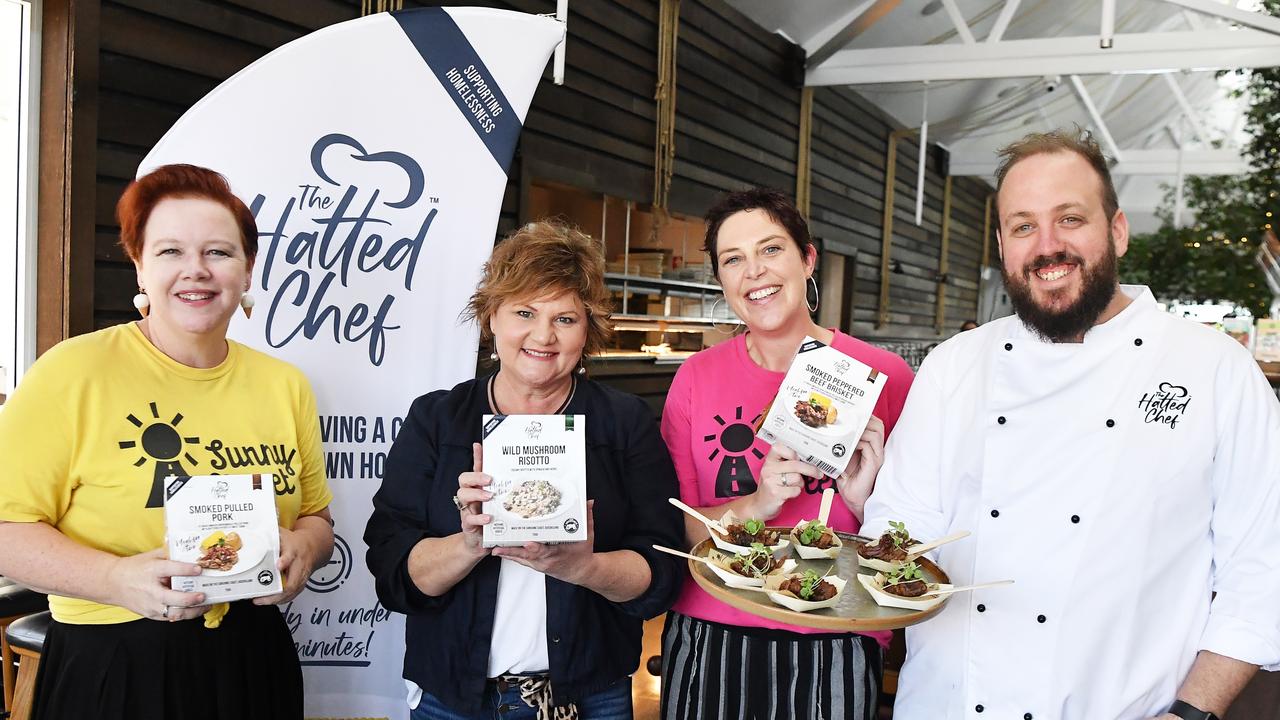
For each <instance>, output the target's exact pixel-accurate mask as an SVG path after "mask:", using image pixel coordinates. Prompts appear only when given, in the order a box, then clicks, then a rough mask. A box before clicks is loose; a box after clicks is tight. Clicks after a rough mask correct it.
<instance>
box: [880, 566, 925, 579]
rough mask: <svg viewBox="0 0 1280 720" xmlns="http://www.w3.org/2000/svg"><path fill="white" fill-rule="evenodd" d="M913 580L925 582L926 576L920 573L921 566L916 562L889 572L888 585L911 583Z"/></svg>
mask: <svg viewBox="0 0 1280 720" xmlns="http://www.w3.org/2000/svg"><path fill="white" fill-rule="evenodd" d="M912 580H924V575H923V574H922V573H921V572H920V566H919V565H918V564H916V563H915V562H914V561H912V562H909V563H904V564H903V565H902V566H900V567H898V568H896V569H894V570H891V571H890V572H889V577H888V582H886V583H885V584H886V585H897V584H898V583H904V582H910V581H912Z"/></svg>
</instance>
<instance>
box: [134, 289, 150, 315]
mask: <svg viewBox="0 0 1280 720" xmlns="http://www.w3.org/2000/svg"><path fill="white" fill-rule="evenodd" d="M133 306H134V307H135V308H137V309H138V314H139V315H141V316H142V319H143V320H146V319H147V313H148V312H150V310H151V298H149V297H147V291H146V290H143V289H142V288H138V294H137V295H134V296H133Z"/></svg>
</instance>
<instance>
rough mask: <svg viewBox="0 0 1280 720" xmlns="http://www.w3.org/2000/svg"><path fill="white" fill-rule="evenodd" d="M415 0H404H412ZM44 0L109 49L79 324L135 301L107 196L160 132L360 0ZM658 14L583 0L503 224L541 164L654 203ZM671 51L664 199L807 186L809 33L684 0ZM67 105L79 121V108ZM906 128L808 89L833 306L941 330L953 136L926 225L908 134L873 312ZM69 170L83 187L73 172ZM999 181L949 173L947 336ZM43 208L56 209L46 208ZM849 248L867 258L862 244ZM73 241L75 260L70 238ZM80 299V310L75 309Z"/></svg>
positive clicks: (695, 208)
mask: <svg viewBox="0 0 1280 720" xmlns="http://www.w3.org/2000/svg"><path fill="white" fill-rule="evenodd" d="M418 4H420V3H415V2H413V0H408V1H407V2H406V3H405V7H406V8H409V7H414V6H416V5H418ZM448 4H452V3H448ZM458 4H463V3H458ZM465 4H469V5H486V4H487V5H494V6H498V7H505V8H511V9H516V10H521V11H525V12H536V13H545V12H552V11H554V9H555V7H554V6H555V3H554V2H553V0H509V1H507V2H482V1H479V0H470V1H469V2H467V3H465ZM46 6H47V7H64V6H65V7H69V8H72V9H73V10H75V9H76V8H79V16H82V17H86V18H88V20H86V22H91V23H93V25H95V26H96V33H94V32H93V31H94V27H92V26H90V27H88V28H85V27H82V28H81V29H80V32H81V34H86V33H93V36H92V37H91V38H89V39H88V40H86V41H84V42H83V43H82V44H81V45H80V47H82V48H87V49H90V50H91V52H92V53H94V56H93V59H96V63H95V62H93V61H92V60H86V59H81V60H80V64H81V65H83V67H82V68H81V69H82V70H83V74H82V75H81V76H80V77H79V78H78V79H77V81H78V82H80V83H82V84H83V83H90V84H91V87H88V88H84V89H82V90H81V92H82V93H85V94H84V95H83V97H85V98H89V99H90V100H91V102H89V103H88V104H87V105H86V107H85V108H84V109H83V111H82V113H81V114H80V115H79V116H77V120H78V125H77V126H76V127H75V131H76V135H75V138H76V142H77V143H78V144H79V147H78V148H69V149H68V150H67V151H68V152H74V155H75V157H76V162H77V163H82V164H81V165H79V166H78V167H79V168H80V172H81V173H82V174H84V173H86V172H92V180H89V179H86V178H82V179H81V183H82V184H81V185H80V187H81V188H82V189H84V188H88V187H93V188H95V189H96V192H94V193H92V197H91V198H85V197H84V192H83V191H82V192H81V194H80V197H78V198H77V199H76V204H75V205H74V207H75V208H77V209H78V212H79V213H80V214H81V215H82V216H83V217H84V220H82V221H79V222H80V226H84V228H83V230H81V240H80V241H79V242H80V249H81V251H82V254H81V258H82V259H81V260H80V261H79V265H78V267H79V268H80V273H81V277H83V278H84V279H83V281H82V283H81V285H80V288H81V296H80V297H78V298H77V296H76V294H75V292H68V293H64V295H65V296H66V297H67V298H68V300H67V301H66V302H68V303H70V304H71V305H72V307H71V309H70V310H69V312H68V313H64V314H65V315H67V316H68V317H71V318H73V319H72V320H64V321H63V325H64V326H65V330H64V331H63V332H65V333H66V334H75V333H76V332H84V331H86V330H90V329H93V327H103V326H106V325H110V324H113V323H117V322H121V321H123V320H125V319H128V318H130V317H132V316H133V314H134V311H133V308H132V305H131V304H130V299H131V297H132V295H133V293H134V292H135V289H134V276H133V270H132V267H131V266H130V265H129V263H128V262H127V261H126V259H125V258H124V256H123V254H122V253H121V252H120V250H119V248H118V247H117V246H116V244H115V241H116V233H117V228H116V223H115V219H114V217H113V215H114V208H115V202H116V200H117V198H118V197H119V195H120V192H121V191H122V190H123V188H124V186H125V184H126V183H127V182H128V180H129V179H130V178H132V177H133V175H134V172H135V170H136V169H137V166H138V164H139V162H140V161H141V159H142V158H143V156H144V155H145V154H146V152H147V150H148V149H149V148H150V147H151V146H152V145H153V144H154V143H155V142H156V141H157V140H159V139H160V137H161V136H162V135H163V134H164V132H165V131H166V130H167V129H168V128H169V127H170V126H171V125H172V124H173V123H174V122H175V121H176V120H177V119H178V118H179V117H180V116H181V115H182V113H183V112H184V111H185V110H186V109H187V108H189V107H191V106H192V105H193V104H194V103H195V102H196V101H197V100H199V99H200V98H201V97H202V96H203V95H204V94H205V93H207V92H208V91H209V90H211V89H213V88H214V87H215V86H217V84H218V83H219V82H221V81H222V80H224V79H225V78H227V77H230V76H231V75H232V74H234V73H235V72H236V71H238V70H240V69H241V68H243V67H245V66H246V65H248V64H249V63H251V62H253V61H254V60H256V59H257V58H259V57H261V56H263V55H265V54H266V53H267V52H269V51H271V50H272V49H274V48H276V47H278V46H280V45H282V44H284V43H286V42H288V41H290V40H293V39H295V38H297V37H299V36H301V35H304V34H306V33H307V32H310V31H311V30H314V29H316V28H320V27H324V26H327V25H330V24H333V23H337V22H341V21H343V20H349V19H351V18H353V17H355V16H356V15H357V14H358V12H359V3H358V2H357V0H308V1H307V2H296V1H295V0H222V1H216V0H183V1H182V2H172V1H171V0H99V1H96V2H95V1H92V0H48V2H47V3H46ZM51 15H56V14H51V13H50V12H49V11H48V10H46V23H48V22H49V19H50V18H51ZM658 15H659V4H658V1H657V0H625V1H623V2H604V1H600V0H575V1H574V2H572V3H571V4H570V21H569V43H568V56H567V71H566V82H565V84H564V85H563V86H555V85H553V84H552V83H551V82H550V81H549V80H550V70H549V69H548V71H547V75H546V77H547V80H548V81H547V82H545V83H544V84H543V86H542V87H541V88H540V89H539V90H538V93H537V95H536V97H535V99H534V103H533V107H532V109H531V110H530V112H529V116H528V118H527V121H526V125H525V131H524V134H523V136H522V138H521V142H520V148H519V152H518V154H517V158H516V162H515V164H514V166H513V168H512V171H511V181H510V183H509V185H508V189H507V194H506V197H505V199H504V202H503V206H502V217H501V222H500V226H499V232H500V233H502V232H506V231H507V230H509V229H510V228H512V227H514V226H515V225H516V224H517V223H518V222H520V221H521V220H523V219H524V218H523V217H522V214H521V208H522V206H527V204H525V203H522V202H521V193H522V189H526V190H527V187H528V184H529V182H530V181H531V180H534V179H537V180H548V181H554V182H559V183H566V184H569V185H573V186H577V187H580V188H584V189H587V190H592V191H596V192H602V193H607V194H609V195H613V196H617V197H622V198H626V199H630V200H635V201H637V202H641V203H644V202H648V201H649V200H650V199H651V194H652V191H653V169H652V168H653V162H654V150H653V148H654V135H655V120H654V118H655V101H654V99H653V96H654V84H655V82H656V79H657V52H656V48H657V44H658ZM52 29H53V28H49V27H46V30H47V31H49V30H52ZM46 42H47V41H46ZM68 42H69V41H68ZM354 61H356V59H355V58H353V62H354ZM47 63H48V58H47V57H46V64H47ZM676 64H677V97H676V108H677V118H676V157H675V164H674V174H673V177H672V183H671V192H670V209H671V210H672V211H673V212H676V213H680V214H685V215H693V216H699V215H701V214H702V213H703V212H704V211H705V210H706V208H707V206H708V205H709V204H710V203H711V202H712V201H713V199H714V198H715V197H716V196H717V195H718V194H719V193H721V192H723V191H724V190H726V189H734V188H740V187H745V186H747V185H753V184H764V185H772V186H775V187H779V188H781V189H784V190H786V191H787V192H793V191H794V190H795V187H796V167H797V151H798V148H799V140H798V138H799V131H800V96H801V90H800V81H801V78H802V75H803V72H802V68H803V53H802V51H801V50H800V48H798V47H797V46H795V45H793V44H791V43H789V42H787V41H786V40H785V39H783V38H782V37H780V36H778V35H771V34H769V33H766V32H765V31H764V30H762V29H761V28H760V27H758V26H756V25H755V24H754V23H752V22H751V21H750V20H748V19H747V18H746V17H744V16H742V15H741V14H739V13H738V12H737V11H735V10H733V9H732V8H731V7H729V6H728V5H727V4H726V3H725V2H723V1H722V0H683V2H682V3H681V9H680V25H679V44H678V46H677V57H676ZM46 77H50V75H46ZM46 94H48V92H46ZM82 104H84V103H82ZM63 121H64V122H66V123H67V124H68V127H70V120H69V119H67V118H63ZM86 125H88V127H86ZM47 127H48V126H46V128H47ZM895 129H896V125H895V124H894V123H893V122H892V121H890V120H889V119H888V118H887V117H886V116H885V115H884V114H883V113H881V112H879V111H878V110H877V109H876V108H874V107H873V106H872V105H871V104H870V103H868V102H867V101H865V100H864V99H862V98H861V97H860V96H859V95H858V94H857V93H855V92H853V91H850V90H847V89H842V88H817V89H816V90H815V91H814V101H813V113H812V132H811V143H812V150H811V161H810V162H811V168H812V171H811V176H810V177H811V187H812V189H811V197H812V202H811V217H812V222H813V229H814V235H815V236H816V237H818V238H821V239H822V241H823V242H824V247H825V248H826V249H827V251H828V252H835V253H840V254H842V255H843V256H845V259H846V260H848V263H847V266H846V267H845V272H844V278H845V279H846V281H847V282H850V283H852V286H853V287H852V291H851V292H849V293H848V294H847V295H846V297H848V298H850V299H851V301H852V305H851V307H848V308H845V309H844V312H843V313H842V314H840V315H839V317H841V318H843V319H844V320H845V322H844V325H845V329H848V330H852V331H853V332H854V333H855V334H858V335H861V336H866V337H881V338H894V339H897V338H908V337H914V338H921V339H936V338H938V337H939V336H938V334H936V333H935V332H934V328H933V324H934V312H935V302H936V294H937V291H938V287H939V286H938V284H937V282H936V274H937V271H938V268H939V257H938V256H939V252H940V248H941V242H940V235H941V214H942V207H943V177H942V175H940V174H939V169H940V168H941V166H942V165H943V164H944V162H941V161H940V158H941V157H942V155H943V154H944V153H943V152H942V151H941V150H940V149H938V148H932V150H933V152H931V153H930V158H931V161H930V165H929V166H928V172H927V173H926V204H925V208H926V209H925V222H924V224H923V226H922V227H917V226H916V225H915V223H914V202H915V188H914V184H915V177H916V170H915V168H916V161H917V156H918V150H917V147H916V142H915V140H914V139H913V138H910V137H907V138H905V139H902V140H900V141H899V152H898V154H897V158H898V160H897V165H898V167H897V174H896V175H897V183H896V193H895V202H894V206H895V207H894V217H895V223H894V235H893V251H892V254H891V257H892V260H893V263H892V264H891V268H893V271H892V272H891V273H890V274H889V283H890V300H891V306H892V312H891V314H890V321H889V323H888V324H887V325H885V326H883V327H880V328H877V327H876V318H877V314H878V307H879V293H880V254H881V230H880V228H881V226H882V215H883V197H884V183H885V170H884V166H885V158H886V147H887V143H888V140H889V136H890V133H891V132H892V131H893V130H895ZM95 131H96V132H95ZM68 162H69V161H68ZM86 168H87V169H86ZM63 180H64V181H65V182H64V185H66V186H67V187H68V188H70V185H69V183H70V181H71V177H70V174H69V175H68V177H67V178H63ZM987 191H988V190H987V187H986V186H985V185H984V184H982V183H980V182H977V181H974V180H971V179H967V178H956V179H955V180H954V181H953V187H952V214H951V240H950V252H949V265H950V268H949V269H950V275H949V280H948V282H947V283H946V284H945V285H944V287H945V292H946V294H947V302H948V307H947V323H946V328H945V332H944V333H943V335H944V336H945V335H949V334H950V333H951V332H953V331H954V330H955V329H956V328H957V327H958V326H959V324H960V322H962V321H963V320H964V319H966V318H968V317H971V316H973V315H975V314H976V303H977V274H978V264H979V258H980V255H981V252H982V237H981V234H982V223H983V202H984V198H985V195H986V193H987ZM66 192H67V194H70V192H71V190H70V189H68V190H67V191H66ZM68 207H72V205H70V204H68ZM63 215H65V216H66V218H67V220H66V222H67V224H68V226H69V229H70V230H76V229H78V228H79V226H76V227H71V224H72V223H74V222H77V219H76V216H75V215H74V214H73V213H72V212H71V210H67V211H66V212H65V213H63ZM41 217H42V221H43V220H44V218H45V215H44V214H42V216H41ZM59 217H62V215H59ZM89 217H92V219H93V220H92V230H93V232H92V235H93V243H92V258H93V262H92V269H91V270H89V266H88V265H87V263H86V262H85V260H84V259H83V258H84V257H86V256H87V253H85V252H83V251H85V250H86V249H87V248H86V247H85V246H86V244H87V243H88V240H87V238H88V227H87V226H88V218H89ZM51 232H52V231H51ZM59 232H61V230H59ZM50 242H52V241H48V242H46V241H44V240H42V247H46V248H47V247H53V245H51V244H49V243H50ZM64 244H65V243H64ZM59 247H61V246H59ZM852 255H856V263H855V262H854V261H853V260H852V259H850V258H849V256H852ZM71 260H72V261H75V255H74V253H73V254H72V256H71ZM51 272H52V271H51ZM64 276H66V277H68V278H71V277H74V276H75V273H74V272H71V271H68V272H65V273H64ZM88 276H91V278H92V282H91V283H90V282H88V280H89V277H88ZM68 282H69V280H68ZM86 286H87V288H92V290H91V291H88V290H87V288H86ZM77 312H79V314H80V318H79V319H78V320H76V319H74V318H75V316H76V313H77ZM50 337H51V338H52V335H50Z"/></svg>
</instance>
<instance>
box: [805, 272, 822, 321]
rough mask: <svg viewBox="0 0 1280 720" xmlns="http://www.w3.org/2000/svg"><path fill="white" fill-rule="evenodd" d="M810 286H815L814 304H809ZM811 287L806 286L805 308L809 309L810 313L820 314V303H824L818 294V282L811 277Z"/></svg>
mask: <svg viewBox="0 0 1280 720" xmlns="http://www.w3.org/2000/svg"><path fill="white" fill-rule="evenodd" d="M809 285H812V286H813V304H812V305H810V304H809ZM809 285H805V286H804V306H805V307H807V308H809V312H811V313H816V312H818V303H819V302H821V301H822V296H821V295H819V294H818V281H817V280H814V279H813V276H812V275H810V276H809Z"/></svg>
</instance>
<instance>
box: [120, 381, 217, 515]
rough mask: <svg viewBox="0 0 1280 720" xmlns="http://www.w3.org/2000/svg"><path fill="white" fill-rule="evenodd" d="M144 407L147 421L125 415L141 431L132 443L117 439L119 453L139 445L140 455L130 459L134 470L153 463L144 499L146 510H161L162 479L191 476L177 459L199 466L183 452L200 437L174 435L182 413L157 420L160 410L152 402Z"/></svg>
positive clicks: (198, 442) (188, 454)
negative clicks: (167, 419) (153, 508)
mask: <svg viewBox="0 0 1280 720" xmlns="http://www.w3.org/2000/svg"><path fill="white" fill-rule="evenodd" d="M148 407H149V408H150V410H151V413H150V414H151V418H150V420H148V421H143V420H139V419H138V417H137V415H134V414H133V413H129V414H128V415H126V416H125V419H126V420H128V421H129V424H131V425H133V426H134V427H135V428H138V429H139V430H140V431H141V432H140V433H139V435H138V437H137V439H136V440H121V441H119V445H120V449H121V450H132V449H134V448H137V447H138V446H139V445H141V446H142V454H140V455H138V458H137V460H134V462H133V466H134V467H145V466H146V464H147V461H148V460H150V461H152V462H154V463H155V472H153V473H152V483H151V493H150V495H149V496H148V498H147V505H146V507H149V508H150V507H163V506H164V499H163V496H162V493H163V486H164V479H165V478H167V477H169V476H170V475H178V476H185V475H190V474H191V473H190V471H188V470H187V469H186V467H184V466H183V465H182V463H181V462H180V461H179V460H178V458H179V456H181V458H182V460H186V461H187V464H188V466H190V467H195V466H196V465H199V464H200V462H199V461H198V460H196V459H195V458H194V457H192V456H191V453H189V452H187V451H186V450H185V449H184V448H185V447H186V446H188V445H199V444H200V438H198V437H188V436H184V435H182V434H181V433H179V432H178V425H180V424H182V413H175V414H174V416H173V419H172V420H169V421H167V422H166V421H164V420H161V419H160V409H159V407H157V406H156V403H154V402H152V403H150V404H149V405H148ZM144 414H145V413H144Z"/></svg>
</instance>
